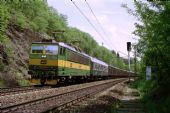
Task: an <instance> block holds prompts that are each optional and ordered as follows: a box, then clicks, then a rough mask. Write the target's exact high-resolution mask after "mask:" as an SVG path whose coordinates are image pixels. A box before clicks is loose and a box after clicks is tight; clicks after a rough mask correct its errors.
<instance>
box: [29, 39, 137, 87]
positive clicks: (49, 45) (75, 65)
mask: <svg viewBox="0 0 170 113" xmlns="http://www.w3.org/2000/svg"><path fill="white" fill-rule="evenodd" d="M28 74H30V75H31V79H30V81H31V83H33V84H34V85H56V84H59V83H67V82H70V81H72V82H80V81H93V80H99V79H108V78H111V77H112V78H113V77H127V76H128V75H129V74H131V75H134V73H133V72H129V71H127V70H122V69H119V68H116V67H113V66H110V65H109V64H107V63H105V62H104V61H102V60H99V59H97V58H95V57H92V56H90V55H88V54H86V53H85V52H83V51H82V50H81V49H80V48H78V47H76V46H74V45H70V44H66V43H63V42H56V41H54V40H42V41H40V42H33V43H32V44H31V48H30V54H29V71H28Z"/></svg>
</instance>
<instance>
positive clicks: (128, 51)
mask: <svg viewBox="0 0 170 113" xmlns="http://www.w3.org/2000/svg"><path fill="white" fill-rule="evenodd" d="M128 64H129V82H130V70H131V69H130V51H128Z"/></svg>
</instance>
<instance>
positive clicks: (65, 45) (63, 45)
mask: <svg viewBox="0 0 170 113" xmlns="http://www.w3.org/2000/svg"><path fill="white" fill-rule="evenodd" d="M59 45H60V46H62V47H65V48H68V49H70V50H72V51H75V52H77V51H76V49H75V48H74V47H71V46H69V45H67V44H65V43H63V42H59Z"/></svg>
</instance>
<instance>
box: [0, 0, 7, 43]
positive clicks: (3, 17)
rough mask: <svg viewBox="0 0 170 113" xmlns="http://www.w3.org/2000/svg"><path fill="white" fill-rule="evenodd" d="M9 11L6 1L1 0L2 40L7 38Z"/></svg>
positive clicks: (0, 23)
mask: <svg viewBox="0 0 170 113" xmlns="http://www.w3.org/2000/svg"><path fill="white" fill-rule="evenodd" d="M8 19H9V13H8V11H7V8H6V7H5V3H4V2H3V1H0V42H3V40H4V39H5V38H6V36H5V30H6V28H7V25H8Z"/></svg>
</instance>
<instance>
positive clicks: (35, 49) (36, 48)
mask: <svg viewBox="0 0 170 113" xmlns="http://www.w3.org/2000/svg"><path fill="white" fill-rule="evenodd" d="M31 48H32V53H43V48H44V47H43V46H41V45H32V47H31Z"/></svg>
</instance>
